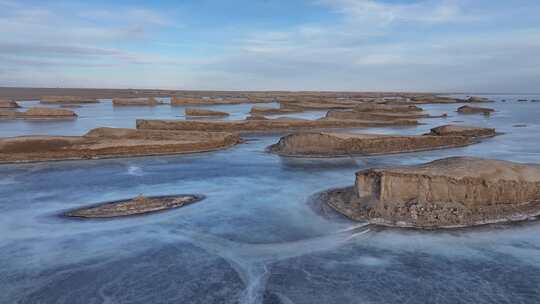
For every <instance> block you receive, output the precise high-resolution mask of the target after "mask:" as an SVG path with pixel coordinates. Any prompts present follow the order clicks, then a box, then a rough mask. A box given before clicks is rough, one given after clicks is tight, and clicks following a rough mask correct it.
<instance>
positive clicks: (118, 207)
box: [64, 195, 204, 219]
mask: <svg viewBox="0 0 540 304" xmlns="http://www.w3.org/2000/svg"><path fill="white" fill-rule="evenodd" d="M202 199H204V196H202V195H174V196H156V197H144V196H138V197H135V198H133V199H128V200H121V201H114V202H107V203H102V204H98V205H94V206H91V207H86V208H80V209H76V210H72V211H68V212H66V213H64V216H66V217H75V218H87V219H92V218H115V217H125V216H133V215H143V214H149V213H155V212H161V211H166V210H170V209H175V208H181V207H184V206H187V205H190V204H193V203H196V202H199V201H201V200H202Z"/></svg>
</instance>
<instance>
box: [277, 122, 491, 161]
mask: <svg viewBox="0 0 540 304" xmlns="http://www.w3.org/2000/svg"><path fill="white" fill-rule="evenodd" d="M440 128H441V127H439V128H434V130H435V131H432V133H429V134H426V135H419V136H400V135H380V134H357V133H324V132H310V133H297V134H291V135H287V136H285V137H282V138H281V139H280V140H279V142H278V143H277V144H274V145H272V146H270V147H269V148H268V150H269V151H270V152H272V153H276V154H279V155H283V156H298V157H337V156H348V155H364V156H368V155H379V154H394V153H409V152H418V151H426V150H436V149H446V148H455V147H462V146H467V145H471V144H475V143H478V140H477V138H479V137H485V136H487V135H485V134H491V133H490V132H491V129H484V128H473V127H467V128H466V129H464V130H463V129H462V132H461V133H459V132H455V133H451V132H437V130H439V129H440ZM456 128H459V127H456ZM493 134H494V130H493Z"/></svg>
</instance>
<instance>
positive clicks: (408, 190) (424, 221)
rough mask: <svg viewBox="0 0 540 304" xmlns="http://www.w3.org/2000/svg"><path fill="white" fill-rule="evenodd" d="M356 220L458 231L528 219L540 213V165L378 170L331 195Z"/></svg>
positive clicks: (464, 163) (455, 160)
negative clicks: (462, 228) (463, 228)
mask: <svg viewBox="0 0 540 304" xmlns="http://www.w3.org/2000/svg"><path fill="white" fill-rule="evenodd" d="M324 199H325V200H326V202H327V203H328V204H329V205H330V206H331V207H333V208H334V209H335V210H337V211H338V212H340V213H342V214H344V215H346V216H347V217H349V218H351V219H354V220H362V221H363V220H368V221H369V222H370V223H373V224H379V225H386V226H398V227H417V228H429V229H434V228H453V227H464V226H475V225H483V224H488V223H496V222H508V221H519V220H525V219H528V218H530V217H534V216H536V215H538V214H540V165H536V164H520V163H513V162H508V161H501V160H489V159H480V158H473V157H451V158H446V159H441V160H437V161H434V162H430V163H427V164H422V165H416V166H405V167H395V168H380V169H378V168H373V169H368V170H363V171H360V172H358V173H356V183H355V186H354V187H351V188H347V189H339V190H333V191H329V192H327V193H326V195H325V198H324Z"/></svg>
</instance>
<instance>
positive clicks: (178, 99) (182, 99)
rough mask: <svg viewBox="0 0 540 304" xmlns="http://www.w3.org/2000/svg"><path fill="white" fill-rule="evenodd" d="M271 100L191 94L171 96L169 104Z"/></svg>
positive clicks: (234, 102)
mask: <svg viewBox="0 0 540 304" xmlns="http://www.w3.org/2000/svg"><path fill="white" fill-rule="evenodd" d="M268 102H271V101H268V100H264V99H255V98H243V97H242V98H237V97H234V98H231V97H227V98H221V97H212V98H206V97H191V96H173V97H171V105H173V106H184V105H234V104H244V103H268Z"/></svg>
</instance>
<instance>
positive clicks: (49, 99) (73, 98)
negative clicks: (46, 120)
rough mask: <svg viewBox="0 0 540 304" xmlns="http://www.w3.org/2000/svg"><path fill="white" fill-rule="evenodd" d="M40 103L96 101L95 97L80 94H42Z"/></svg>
mask: <svg viewBox="0 0 540 304" xmlns="http://www.w3.org/2000/svg"><path fill="white" fill-rule="evenodd" d="M40 102H41V103H50V104H65V103H67V104H76V103H98V102H99V101H98V100H97V99H96V98H89V97H81V96H43V97H41V99H40Z"/></svg>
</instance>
